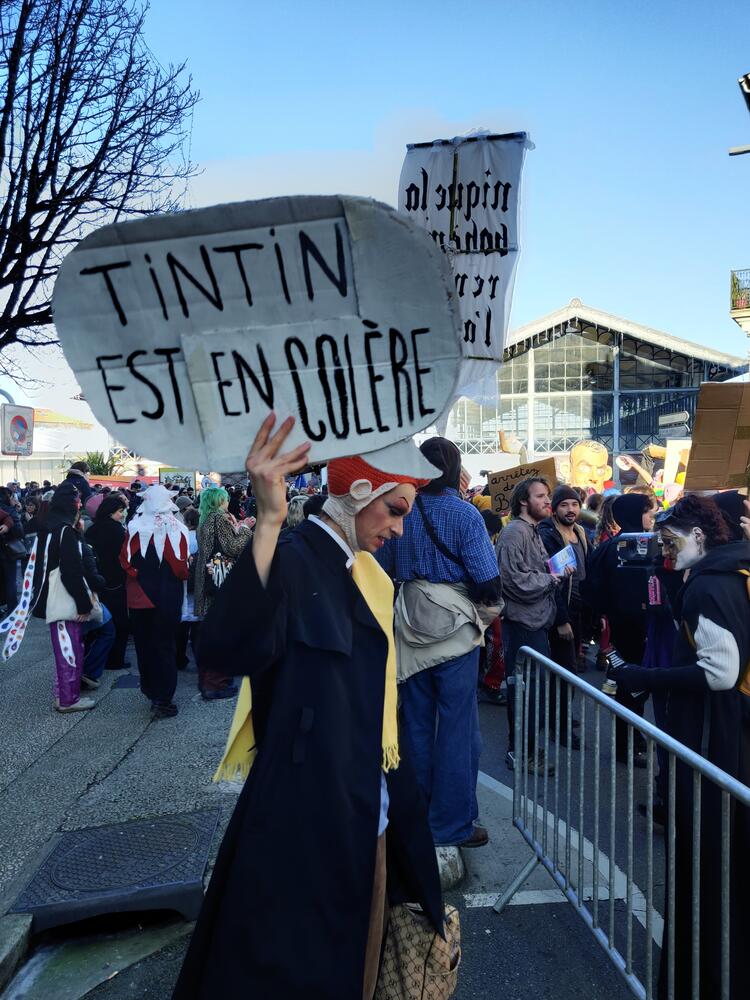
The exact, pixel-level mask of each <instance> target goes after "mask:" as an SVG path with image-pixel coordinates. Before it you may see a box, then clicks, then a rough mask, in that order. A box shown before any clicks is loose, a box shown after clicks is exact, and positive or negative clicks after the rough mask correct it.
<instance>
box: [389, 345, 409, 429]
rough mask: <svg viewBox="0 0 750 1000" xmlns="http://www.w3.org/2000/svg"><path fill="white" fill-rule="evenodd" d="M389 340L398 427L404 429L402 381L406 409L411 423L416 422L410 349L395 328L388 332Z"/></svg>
mask: <svg viewBox="0 0 750 1000" xmlns="http://www.w3.org/2000/svg"><path fill="white" fill-rule="evenodd" d="M388 339H389V347H390V357H391V377H392V378H393V391H394V394H395V397H396V416H397V418H398V426H399V427H403V426H404V422H403V416H402V407H401V380H402V379H403V380H404V384H405V388H406V409H407V412H408V415H409V422H410V423H412V422H413V421H414V400H413V398H412V391H411V379H410V378H409V372H408V371H407V370H406V362H407V360H408V357H409V349H408V347H407V344H406V341H405V340H404V337H403V335H402V334H401V333H400V331H399V330H396V329H394V328H393V327H391V329H390V330H389V331H388ZM397 352H398V353H399V355H400V356H399V357H396V354H397Z"/></svg>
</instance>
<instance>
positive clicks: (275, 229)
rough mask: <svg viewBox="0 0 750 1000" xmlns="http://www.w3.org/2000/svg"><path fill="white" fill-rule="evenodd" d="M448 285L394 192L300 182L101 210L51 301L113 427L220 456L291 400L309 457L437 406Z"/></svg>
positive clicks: (232, 455)
mask: <svg viewBox="0 0 750 1000" xmlns="http://www.w3.org/2000/svg"><path fill="white" fill-rule="evenodd" d="M451 286H452V280H451V277H450V271H449V268H448V266H447V264H446V263H445V260H444V255H443V254H442V252H441V251H440V250H439V248H437V247H436V246H435V245H434V243H433V242H432V240H431V239H430V237H429V236H428V235H427V233H425V232H424V231H423V230H421V229H420V228H419V227H418V226H417V225H416V224H415V223H412V222H410V221H409V220H407V219H404V218H403V216H400V215H398V214H397V213H396V212H395V211H394V210H393V209H391V208H389V207H388V206H386V205H383V204H380V203H379V202H375V201H371V200H369V199H364V198H353V197H346V196H337V197H324V196H300V197H292V198H274V199H268V200H265V201H256V202H241V203H237V204H229V205H218V206H215V207H213V208H206V209H198V210H195V211H190V212H180V213H177V214H175V215H170V216H154V217H152V218H147V219H139V220H137V221H134V222H127V223H123V224H117V225H110V226H105V227H103V228H102V229H99V230H97V231H96V232H94V233H92V234H90V235H89V236H87V237H86V238H85V239H84V240H83V241H82V242H81V243H79V244H78V246H76V248H75V249H74V250H73V251H72V252H71V253H70V254H69V255H68V257H67V258H66V259H65V261H64V262H63V264H62V267H61V268H60V272H59V275H58V278H57V282H56V285H55V292H54V299H53V307H54V319H55V326H56V328H57V333H58V336H59V338H60V341H61V343H62V347H63V350H64V352H65V356H66V358H67V360H68V362H69V364H70V365H71V367H72V368H73V371H74V372H75V373H76V376H77V378H78V381H79V383H80V386H81V389H82V390H83V392H84V395H85V397H86V400H87V402H88V403H89V405H90V406H91V409H92V410H93V412H94V414H95V415H96V417H97V419H98V420H99V421H100V422H101V423H102V424H104V426H105V427H106V428H107V429H108V430H109V431H110V432H111V433H112V434H113V435H114V436H115V437H116V438H117V440H119V441H121V442H122V443H123V444H125V445H127V447H129V448H132V449H134V450H137V451H138V452H139V453H140V454H142V455H148V456H150V457H153V458H157V459H160V460H162V461H164V460H168V461H169V462H170V464H171V465H174V466H178V467H184V468H212V469H217V470H219V471H222V472H223V471H228V470H232V469H238V468H243V466H244V463H245V457H246V454H247V450H248V447H249V445H250V443H251V442H252V439H253V437H254V436H255V434H256V432H257V430H258V428H259V426H260V424H261V422H262V421H263V419H264V418H265V416H266V415H267V414H268V412H269V411H270V410H272V409H273V410H274V411H275V412H276V414H277V415H278V417H279V419H283V418H284V417H286V416H288V415H289V414H293V415H294V416H295V417H296V418H297V420H296V424H295V427H294V430H293V432H292V435H291V436H290V439H289V441H288V446H289V447H293V446H294V445H295V444H297V443H300V442H302V441H304V440H310V441H312V448H311V450H310V461H311V462H321V461H326V460H328V459H331V458H337V457H341V456H345V455H353V454H358V453H372V452H376V451H378V450H382V449H385V448H386V447H388V446H392V445H394V444H395V443H397V442H400V441H403V440H405V439H408V438H410V437H411V436H412V435H413V434H414V433H416V432H417V431H419V430H422V429H424V428H425V427H427V426H429V425H430V424H431V423H433V422H434V421H435V419H436V418H437V417H438V416H439V415H440V414H441V412H442V411H443V410H444V408H445V407H446V406H447V405H448V404H449V402H450V400H451V398H452V394H453V391H454V387H455V383H456V380H457V377H458V362H459V359H460V354H461V350H460V343H459V319H458V314H457V309H456V306H455V304H454V302H453V300H452V298H451V294H450V292H451ZM399 451H400V453H401V454H402V455H403V454H405V455H408V454H409V452H408V451H404V450H403V449H400V450H399ZM411 451H412V452H413V453H414V456H415V458H414V467H415V469H416V468H417V467H419V468H423V467H424V466H423V463H421V461H420V460H421V456H420V455H419V453H418V452H417V449H416V448H412V449H411ZM407 460H408V459H407ZM392 471H404V472H409V471H411V470H409V469H403V470H401V469H399V470H396V469H394V470H392Z"/></svg>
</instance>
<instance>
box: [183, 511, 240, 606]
mask: <svg viewBox="0 0 750 1000" xmlns="http://www.w3.org/2000/svg"><path fill="white" fill-rule="evenodd" d="M251 538H252V532H251V531H250V529H249V528H248V527H247V526H246V525H244V524H241V525H240V526H239V529H238V530H237V531H235V530H234V528H233V527H232V525H231V523H230V522H229V519H228V517H227V515H226V514H225V513H224V512H223V511H220V510H217V511H214V513H213V514H209V515H208V517H207V518H206V520H205V521H204V522H203V524H202V525H201V526H200V527H199V528H198V555H197V556H196V560H195V614H196V617H198V618H202V617H203V616H204V615H205V614H206V612H207V611H208V609H209V608H210V607H211V602H212V599H213V598H212V595H211V594H209V593H208V592H207V590H206V563H208V562H210V560H211V556H213V555H214V553H215V552H221V553H222V555H224V556H226V557H227V559H231V560H232V562H234V561H235V560H236V559H239V557H240V556H241V555H242V553H243V551H244V550H245V548H246V547H247V544H248V542H249V541H250V539H251Z"/></svg>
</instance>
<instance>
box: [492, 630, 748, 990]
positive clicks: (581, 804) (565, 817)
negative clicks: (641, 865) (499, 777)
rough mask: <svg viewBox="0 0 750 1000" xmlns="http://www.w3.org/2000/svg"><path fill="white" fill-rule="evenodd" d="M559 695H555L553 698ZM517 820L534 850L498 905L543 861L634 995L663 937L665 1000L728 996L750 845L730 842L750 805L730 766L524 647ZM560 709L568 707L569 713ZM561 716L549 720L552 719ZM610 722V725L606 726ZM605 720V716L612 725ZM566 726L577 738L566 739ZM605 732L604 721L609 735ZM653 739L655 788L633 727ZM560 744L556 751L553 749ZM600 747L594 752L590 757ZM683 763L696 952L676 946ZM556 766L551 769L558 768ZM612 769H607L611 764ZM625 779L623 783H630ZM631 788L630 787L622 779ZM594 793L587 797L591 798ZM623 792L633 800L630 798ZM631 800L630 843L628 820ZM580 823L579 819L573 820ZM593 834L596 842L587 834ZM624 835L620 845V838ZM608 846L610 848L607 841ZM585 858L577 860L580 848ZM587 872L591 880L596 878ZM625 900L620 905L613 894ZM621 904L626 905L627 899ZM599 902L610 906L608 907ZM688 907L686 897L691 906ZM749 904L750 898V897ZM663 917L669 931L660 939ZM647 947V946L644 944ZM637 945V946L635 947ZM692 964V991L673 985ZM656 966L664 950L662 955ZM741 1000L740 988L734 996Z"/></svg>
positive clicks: (650, 754) (649, 744) (647, 981)
mask: <svg viewBox="0 0 750 1000" xmlns="http://www.w3.org/2000/svg"><path fill="white" fill-rule="evenodd" d="M574 692H575V696H576V701H577V711H576V714H577V716H578V721H579V728H578V730H577V732H578V734H579V738H580V744H581V748H580V750H572V749H571V742H572V740H571V739H570V738H569V737H570V734H571V733H572V732H573V726H572V723H573V712H572V708H573V693H574ZM550 696H551V698H550ZM514 698H515V701H514V706H515V717H514V748H515V769H514V781H513V825H514V826H515V827H516V828H517V829H518V830H519V831H520V832H521V835H522V836H523V838H524V839H525V840H526V842H527V843H528V845H529V847H530V848H531V850H532V851H533V856H532V857H531V858H530V859H529V861H528V863H527V864H526V865H525V866H524V867H523V869H522V870H521V871H520V872H519V873H518V875H517V876H516V877H515V878H514V879H513V881H512V883H511V884H510V885H509V886H508V888H507V889H506V890H505V892H503V894H502V895H501V896H500V898H499V899H498V901H497V903H496V905H495V907H494V908H495V910H496V911H497V912H498V913H500V912H501V911H502V910H503V909H504V907H505V906H506V905H507V904H508V903H509V902H510V900H511V899H512V897H513V896H514V894H515V893H516V892H517V891H518V889H519V888H520V887H521V886H522V885H523V883H524V882H525V881H526V880H527V879H528V877H529V876H530V875H531V873H532V872H533V871H534V869H535V868H536V867H537V865H541V866H542V868H544V869H545V870H546V871H547V872H548V873H549V875H550V876H551V877H552V879H553V881H554V883H555V885H556V886H557V887H558V888H559V889H560V890H561V892H562V894H563V895H564V896H565V898H566V899H567V900H568V901H569V902H570V903H571V904H572V906H573V908H574V909H575V910H576V912H577V913H578V914H579V916H580V917H581V918H582V919H583V921H584V923H585V924H586V925H587V926H588V928H589V930H590V931H591V932H592V934H593V936H594V938H595V940H596V941H597V942H598V943H599V944H600V945H601V947H602V948H603V949H604V951H605V952H606V954H607V956H608V958H609V960H610V961H611V962H612V964H613V965H614V966H615V968H616V969H617V970H618V971H619V972H620V974H621V975H622V977H623V978H624V980H625V982H626V983H627V985H628V987H629V988H630V990H631V992H632V993H633V994H634V995H635V996H636V997H639V998H642V1000H651V998H652V997H653V996H654V995H655V993H656V989H655V985H654V980H655V971H656V969H655V956H654V951H655V950H657V952H658V947H659V945H660V946H661V948H662V949H663V948H664V947H665V946H666V949H667V951H666V963H667V965H666V976H664V975H663V973H662V977H663V981H662V983H661V986H660V989H659V995H660V996H666V997H667V1000H683V998H684V997H687V996H689V997H690V1000H730V856H731V851H732V850H733V849H734V850H737V851H743V852H745V853H746V852H747V850H748V846H749V845H748V844H736V845H734V848H733V846H732V844H731V843H730V840H731V838H730V815H731V814H732V809H733V808H735V807H736V806H738V805H739V806H746V807H748V808H750V788H748V787H747V786H745V785H743V784H742V783H740V782H739V781H737V780H735V779H734V778H732V777H730V776H729V775H728V774H726V773H725V772H724V771H721V770H720V769H719V768H717V767H716V766H715V765H713V764H711V763H710V762H709V761H707V760H705V759H704V758H703V757H701V756H699V755H698V754H697V753H694V752H693V751H692V750H690V749H689V748H687V747H685V746H683V745H682V744H681V743H678V742H677V741H676V740H674V739H672V738H671V737H670V736H668V735H667V734H666V733H664V732H662V730H660V729H658V728H657V727H656V726H654V725H652V724H651V723H650V722H648V721H647V720H645V719H642V718H641V717H640V716H638V715H636V714H634V713H633V712H630V711H629V710H628V709H626V708H623V707H622V706H621V705H619V704H618V703H617V702H615V700H614V698H612V697H610V696H609V695H607V694H604V693H603V692H602V691H600V690H598V689H597V688H594V687H592V686H591V685H590V684H588V683H587V682H586V681H584V680H582V679H581V678H580V677H578V676H576V675H575V674H572V673H570V672H569V671H568V670H565V668H564V667H561V666H559V664H557V663H554V662H553V661H552V660H550V659H548V658H547V657H545V656H542V655H540V654H539V653H537V652H535V651H534V650H532V649H529V648H528V647H526V646H524V647H523V648H522V649H521V650H520V651H519V654H518V660H517V663H516V670H515V695H514ZM561 713H562V714H561ZM551 717H552V722H550V719H551ZM615 718H617V719H619V720H621V723H622V724H623V725H625V726H626V727H627V761H626V763H625V765H624V768H625V772H626V773H625V775H623V770H622V769H623V764H620V765H619V767H618V763H617V761H616V745H615V735H616V727H615ZM607 721H609V727H610V732H609V734H607V733H606V726H607ZM603 722H604V725H603ZM561 724H562V725H565V726H566V729H565V732H567V734H568V739H567V740H566V741H565V740H564V745H561V742H560V735H561ZM603 730H605V731H604V732H603ZM530 733H531V734H532V735H533V734H536V739H535V740H532V741H531V742H532V743H536V747H537V748H539V747H542V748H543V749H544V755H545V760H546V765H545V767H544V773H543V774H540V773H539V768H538V767H537V768H536V770H535V772H534V773H533V774H530V773H529V768H528V764H529V759H530V755H531V754H532V753H533V752H535V751H534V750H532V748H531V746H530V739H529V736H530ZM635 733H640V734H641V735H642V737H643V739H644V740H645V743H646V751H645V752H646V768H645V770H644V772H643V773H644V776H645V784H646V786H647V787H646V788H645V789H644V788H642V787H640V786H641V785H642V782H640V781H639V782H637V783H636V779H635V773H634V771H635V766H634V734H635ZM607 740H608V741H609V751H610V760H609V762H608V763H607V762H604V763H603V762H602V760H601V754H602V749H606V746H607ZM657 747H658V748H661V750H662V751H663V753H662V758H664V755H666V776H665V778H663V779H662V778H660V780H662V783H663V787H664V788H665V790H666V802H665V805H666V826H665V830H664V834H665V838H666V843H665V850H666V858H667V863H666V873H665V884H664V886H663V890H662V887H661V886H660V885H659V883H658V882H657V884H656V895H658V897H659V900H658V901H659V903H660V904H661V906H662V911H661V913H660V912H659V909H658V908H657V905H656V902H655V883H654V775H655V759H654V758H655V750H656V748H657ZM551 748H553V749H552V752H551V753H550V750H551ZM591 749H593V757H591V756H587V754H588V753H589V751H590V750H591ZM677 761H680V762H681V763H682V764H684V765H685V766H687V767H688V768H689V769H690V771H691V772H692V794H693V806H692V824H691V826H692V830H691V837H692V844H693V845H697V849H693V850H692V866H691V867H692V882H691V890H692V891H691V893H690V897H691V898H690V906H691V915H690V926H691V936H690V937H691V940H690V944H691V947H690V955H689V956H685V955H683V954H681V955H679V956H676V955H675V919H676V916H677V914H676V900H675V894H676V868H675V848H676V845H677V829H676V822H675V805H676V799H677ZM553 768H554V773H550V771H551V770H552V769H553ZM607 770H608V771H609V776H608V778H606V777H605V776H606V772H607ZM623 778H624V781H623ZM705 782H711V783H712V784H713V785H714V786H716V788H717V789H718V790H719V793H720V813H721V836H720V840H721V861H720V885H718V886H716V887H715V891H716V892H717V894H718V899H717V902H718V903H719V907H718V909H719V911H720V928H719V934H720V971H719V974H718V975H717V979H719V980H720V983H721V989H720V993H716V994H714V995H712V996H708V994H707V991H706V990H704V991H703V994H702V993H701V984H700V941H701V919H705V917H706V915H705V914H702V913H701V907H700V887H701V794H702V790H703V786H704V784H705ZM636 784H637V785H638V786H639V788H638V794H639V796H644V797H645V800H646V802H645V804H646V838H645V843H644V844H643V850H644V851H645V854H646V859H645V868H646V871H645V879H646V885H645V890H644V891H642V890H641V889H640V888H639V887H638V885H637V883H636V881H635V877H634V851H635V836H634V833H635V830H634V819H635V810H634V791H635V788H636ZM623 785H624V787H623ZM589 795H590V796H591V798H590V799H589V798H588V796H589ZM623 799H624V802H623ZM621 809H624V816H625V827H624V844H623V843H622V840H623V831H622V828H620V829H618V827H617V820H618V817H619V818H620V820H622V816H623V813H622V812H620V810H621ZM576 827H577V828H576ZM587 829H588V831H590V832H591V839H590V840H589V838H588V837H586V832H587ZM618 841H619V843H618ZM600 845H602V846H600ZM617 851H619V854H620V856H621V857H622V856H624V862H623V867H624V869H625V870H624V872H623V871H622V870H621V868H620V867H619V866H618V865H617V862H616V852H617ZM574 854H575V855H577V859H574V858H573V855H574ZM589 877H590V882H589V881H588V879H589ZM618 897H619V902H620V905H619V906H617V905H616V902H618ZM622 903H624V904H625V905H624V907H623V906H622ZM602 904H606V907H605V908H604V911H603V909H602ZM682 905H684V903H683V904H682ZM747 905H750V903H748V904H747ZM662 913H664V914H666V916H667V921H666V926H667V940H666V942H664V941H663V940H662V930H663V928H664V921H663V917H662ZM634 923H640V924H641V926H642V927H643V928H644V930H645V943H644V942H637V941H635V936H634ZM641 944H642V945H643V946H642V947H640V945H641ZM634 950H636V951H638V954H637V955H635V956H634ZM676 959H677V960H679V961H681V962H685V961H687V962H688V963H689V970H688V971H689V993H688V992H687V991H686V989H685V987H684V981H683V987H682V988H680V989H679V990H678V992H677V993H675V961H676ZM656 961H657V963H658V957H657V959H656ZM731 1000H734V997H731Z"/></svg>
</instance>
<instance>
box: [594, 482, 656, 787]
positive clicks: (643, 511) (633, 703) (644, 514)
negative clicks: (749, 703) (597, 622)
mask: <svg viewBox="0 0 750 1000" xmlns="http://www.w3.org/2000/svg"><path fill="white" fill-rule="evenodd" d="M655 515H656V504H655V502H654V500H653V498H652V497H649V496H644V495H643V494H642V493H626V494H624V495H623V496H619V497H616V498H615V500H614V502H613V504H612V517H613V518H614V521H615V522H616V524H617V525H618V526H619V529H620V530H619V532H618V533H617V534H615V535H613V536H612V537H611V538H609V539H607V540H606V541H604V542H602V543H601V544H600V545H598V546H597V548H596V549H595V550H594V553H593V555H592V557H591V561H590V563H589V571H588V576H587V578H586V581H585V583H584V588H583V596H584V599H585V600H587V601H588V602H589V603H590V604H591V606H592V607H593V608H594V609H595V610H596V611H598V612H599V613H600V614H602V615H606V618H607V623H608V625H609V639H610V651H611V649H612V647H613V648H614V651H615V652H616V653H617V654H618V655H619V656H620V657H621V658H622V659H623V660H625V662H626V663H637V664H638V665H639V666H640V664H642V663H643V656H644V653H645V649H646V635H647V632H648V617H649V616H648V614H647V604H646V596H647V587H648V573H647V571H646V570H645V569H644V571H643V574H642V575H641V577H640V578H639V579H635V578H634V576H633V571H632V570H628V569H627V568H625V567H622V566H621V565H620V560H619V556H618V549H617V547H618V536H619V535H620V534H623V533H627V534H634V533H635V534H643V533H644V532H651V531H653V528H654V517H655ZM610 651H608V650H605V651H604V652H610ZM615 698H616V700H617V701H618V702H619V703H620V704H621V705H623V706H624V707H625V708H629V709H630V711H631V712H635V713H636V714H637V715H643V710H644V707H645V704H646V701H647V696H646V695H643V694H640V693H639V694H638V695H637V696H633V694H632V693H631V692H630V691H628V690H626V689H624V688H623V689H622V690H621V689H620V688H619V687H618V689H617V694H616V695H615ZM615 729H616V756H617V759H618V760H619V761H620V762H621V763H626V762H627V756H628V748H627V735H628V734H627V726H626V725H624V724H622V723H621V722H620V721H619V720H617V721H616V723H615ZM644 750H645V744H644V741H643V739H642V738H640V737H639V735H638V734H636V740H635V749H634V754H633V763H634V764H635V766H636V767H645V766H646V754H645V752H644Z"/></svg>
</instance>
